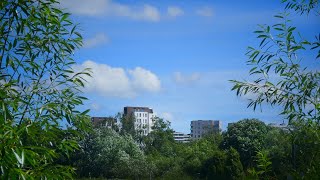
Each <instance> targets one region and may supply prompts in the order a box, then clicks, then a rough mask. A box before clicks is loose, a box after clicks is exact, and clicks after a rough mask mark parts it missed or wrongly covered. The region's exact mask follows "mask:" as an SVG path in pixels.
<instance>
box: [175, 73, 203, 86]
mask: <svg viewBox="0 0 320 180" xmlns="http://www.w3.org/2000/svg"><path fill="white" fill-rule="evenodd" d="M200 78H201V76H200V74H199V73H192V74H190V75H183V74H182V73H181V72H175V73H174V74H173V79H174V82H176V83H177V84H182V85H189V84H193V83H195V82H197V81H199V80H200Z"/></svg>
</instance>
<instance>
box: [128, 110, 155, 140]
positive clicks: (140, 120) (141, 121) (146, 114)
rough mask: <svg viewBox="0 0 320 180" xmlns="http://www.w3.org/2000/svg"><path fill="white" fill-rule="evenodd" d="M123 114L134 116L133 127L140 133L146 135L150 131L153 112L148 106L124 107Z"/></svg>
mask: <svg viewBox="0 0 320 180" xmlns="http://www.w3.org/2000/svg"><path fill="white" fill-rule="evenodd" d="M123 112H124V115H125V116H131V115H133V116H134V117H135V122H134V128H135V130H140V131H141V134H142V135H148V134H149V133H150V132H151V131H152V126H153V118H154V117H155V114H154V113H153V110H152V109H151V108H148V107H124V111H123Z"/></svg>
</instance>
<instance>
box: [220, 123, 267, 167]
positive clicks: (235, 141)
mask: <svg viewBox="0 0 320 180" xmlns="http://www.w3.org/2000/svg"><path fill="white" fill-rule="evenodd" d="M267 132H268V127H267V126H266V125H265V124H264V123H263V122H262V121H259V120H257V119H243V120H240V121H238V122H237V123H234V124H232V125H231V126H230V127H228V131H227V132H226V133H225V134H224V135H225V137H224V142H223V146H224V147H225V148H229V147H233V148H235V149H236V150H237V151H238V152H239V154H240V158H241V161H242V162H243V163H244V164H243V165H244V166H245V167H248V166H252V165H253V162H254V156H255V155H256V152H257V151H258V150H260V149H262V148H263V142H264V139H265V136H266V134H267Z"/></svg>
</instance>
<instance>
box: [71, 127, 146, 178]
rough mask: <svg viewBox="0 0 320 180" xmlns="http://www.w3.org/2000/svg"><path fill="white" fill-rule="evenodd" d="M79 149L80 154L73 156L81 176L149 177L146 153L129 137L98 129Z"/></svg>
mask: <svg viewBox="0 0 320 180" xmlns="http://www.w3.org/2000/svg"><path fill="white" fill-rule="evenodd" d="M80 146H81V151H79V152H78V153H76V154H75V155H74V157H73V163H74V164H75V166H76V167H77V168H78V170H77V175H78V176H79V177H105V178H112V177H117V178H137V177H142V176H144V175H146V174H147V170H148V166H147V163H146V159H145V156H144V153H143V152H142V150H141V149H140V148H139V145H138V144H137V143H136V142H135V141H134V140H133V139H132V137H131V136H130V135H128V134H126V135H120V134H118V133H117V132H115V131H114V130H112V129H109V128H106V127H99V128H96V129H95V130H94V132H93V133H89V134H88V135H87V136H86V137H85V139H84V140H82V141H81V142H80Z"/></svg>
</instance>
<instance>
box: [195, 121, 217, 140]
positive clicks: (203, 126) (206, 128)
mask: <svg viewBox="0 0 320 180" xmlns="http://www.w3.org/2000/svg"><path fill="white" fill-rule="evenodd" d="M190 125H191V128H190V129H191V138H192V139H199V138H202V137H203V136H205V135H206V134H208V133H210V132H220V131H221V129H222V123H221V121H220V120H195V121H191V124H190Z"/></svg>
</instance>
